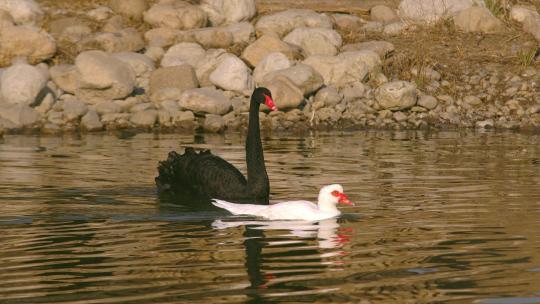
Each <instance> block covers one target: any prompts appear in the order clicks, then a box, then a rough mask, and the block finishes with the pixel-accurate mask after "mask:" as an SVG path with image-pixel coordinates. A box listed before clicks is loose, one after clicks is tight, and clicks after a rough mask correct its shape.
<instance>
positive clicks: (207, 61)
mask: <svg viewBox="0 0 540 304" xmlns="http://www.w3.org/2000/svg"><path fill="white" fill-rule="evenodd" d="M229 57H235V56H234V55H233V54H231V53H227V52H226V51H225V50H223V49H210V50H208V51H207V52H206V55H205V56H204V58H203V59H201V60H199V62H198V64H197V67H196V69H195V73H196V74H197V78H198V79H199V84H200V85H201V87H208V86H212V85H213V84H212V82H211V81H210V74H212V72H214V71H215V69H216V68H217V67H218V65H220V64H221V62H223V60H225V59H226V58H229Z"/></svg>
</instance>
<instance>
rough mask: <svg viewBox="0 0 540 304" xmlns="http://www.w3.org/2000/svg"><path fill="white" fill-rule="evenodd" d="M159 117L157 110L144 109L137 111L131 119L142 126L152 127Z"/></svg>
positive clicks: (138, 125)
mask: <svg viewBox="0 0 540 304" xmlns="http://www.w3.org/2000/svg"><path fill="white" fill-rule="evenodd" d="M157 119H158V113H157V111H156V110H153V109H150V110H144V111H139V112H135V113H133V114H132V115H131V117H130V118H129V121H130V122H131V123H132V124H133V125H135V126H136V127H140V128H152V127H153V126H154V125H155V124H156V122H157Z"/></svg>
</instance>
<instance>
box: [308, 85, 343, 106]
mask: <svg viewBox="0 0 540 304" xmlns="http://www.w3.org/2000/svg"><path fill="white" fill-rule="evenodd" d="M342 100H343V94H341V93H339V91H338V90H337V89H336V88H334V87H325V88H322V89H320V90H319V91H318V92H317V94H315V97H314V98H313V109H315V110H317V109H320V108H323V107H333V106H335V105H337V104H338V103H340V102H341V101H342Z"/></svg>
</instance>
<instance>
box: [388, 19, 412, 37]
mask: <svg viewBox="0 0 540 304" xmlns="http://www.w3.org/2000/svg"><path fill="white" fill-rule="evenodd" d="M407 27H408V26H407V24H406V23H405V22H401V21H398V22H394V23H390V24H387V25H385V26H384V28H383V33H384V34H385V35H390V36H395V35H399V34H401V33H402V32H403V31H405V30H406V29H407Z"/></svg>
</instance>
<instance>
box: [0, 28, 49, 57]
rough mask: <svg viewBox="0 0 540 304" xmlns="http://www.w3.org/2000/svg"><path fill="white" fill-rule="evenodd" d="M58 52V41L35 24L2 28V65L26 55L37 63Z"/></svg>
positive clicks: (0, 31) (0, 45)
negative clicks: (34, 25)
mask: <svg viewBox="0 0 540 304" xmlns="http://www.w3.org/2000/svg"><path fill="white" fill-rule="evenodd" d="M55 53H56V42H55V41H54V39H53V37H52V36H51V35H49V34H47V32H45V31H43V30H41V29H39V28H36V27H33V26H7V27H1V28H0V66H5V65H9V64H10V63H11V61H12V60H13V58H17V57H26V58H27V59H28V62H29V63H32V64H35V63H39V62H42V61H44V60H47V59H49V58H51V57H52V56H53V55H54V54H55Z"/></svg>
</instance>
